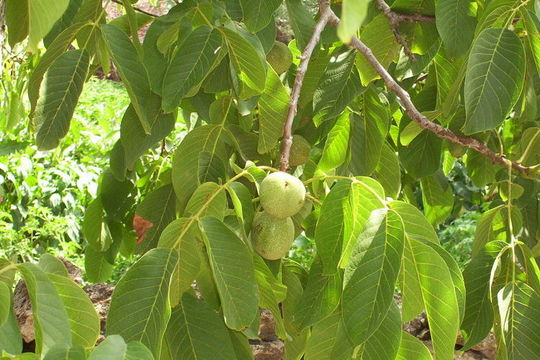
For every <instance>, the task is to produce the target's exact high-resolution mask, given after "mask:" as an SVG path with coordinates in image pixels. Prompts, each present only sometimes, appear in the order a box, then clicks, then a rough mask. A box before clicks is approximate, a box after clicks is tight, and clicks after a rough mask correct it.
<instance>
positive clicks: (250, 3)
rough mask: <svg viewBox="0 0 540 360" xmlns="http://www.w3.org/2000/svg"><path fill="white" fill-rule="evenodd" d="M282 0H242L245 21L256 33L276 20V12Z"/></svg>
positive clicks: (249, 28)
mask: <svg viewBox="0 0 540 360" xmlns="http://www.w3.org/2000/svg"><path fill="white" fill-rule="evenodd" d="M281 2H282V0H240V6H241V7H242V12H243V13H244V23H245V24H246V27H247V28H248V30H249V31H251V32H253V33H255V32H258V31H259V30H261V29H263V28H264V27H266V26H267V25H268V24H269V23H270V22H271V21H273V20H274V12H275V11H276V10H277V8H278V7H279V5H281Z"/></svg>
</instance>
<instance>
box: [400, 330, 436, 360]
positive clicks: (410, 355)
mask: <svg viewBox="0 0 540 360" xmlns="http://www.w3.org/2000/svg"><path fill="white" fill-rule="evenodd" d="M410 359H415V360H432V357H431V353H430V352H429V350H428V348H427V347H426V346H425V345H424V344H423V343H422V341H420V340H418V339H417V338H416V337H414V336H412V335H411V334H409V333H408V332H405V331H403V332H402V333H401V343H400V344H399V350H398V353H397V357H396V360H410Z"/></svg>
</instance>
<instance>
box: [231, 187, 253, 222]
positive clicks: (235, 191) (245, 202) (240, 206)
mask: <svg viewBox="0 0 540 360" xmlns="http://www.w3.org/2000/svg"><path fill="white" fill-rule="evenodd" d="M227 191H228V192H229V195H230V196H231V200H232V203H233V206H234V210H235V212H236V216H237V217H238V218H239V219H241V220H242V221H243V223H244V230H245V231H246V232H249V229H250V228H251V224H252V222H253V217H254V216H255V209H254V207H253V203H252V201H251V200H252V198H253V196H252V195H251V192H250V191H249V189H248V188H247V187H246V186H245V185H244V184H242V183H239V182H236V181H235V182H232V183H230V184H228V185H227Z"/></svg>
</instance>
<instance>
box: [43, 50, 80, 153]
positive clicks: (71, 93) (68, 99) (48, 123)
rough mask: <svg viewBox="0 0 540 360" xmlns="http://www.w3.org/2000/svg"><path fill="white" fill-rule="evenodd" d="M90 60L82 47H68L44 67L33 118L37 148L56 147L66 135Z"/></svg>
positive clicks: (48, 148)
mask: <svg viewBox="0 0 540 360" xmlns="http://www.w3.org/2000/svg"><path fill="white" fill-rule="evenodd" d="M89 63H90V57H89V55H88V53H87V52H86V51H85V50H71V51H67V52H65V53H64V54H62V55H60V56H59V57H58V58H56V59H55V60H54V62H53V63H52V64H51V66H50V67H49V69H48V70H47V72H46V74H45V79H44V83H43V85H42V86H41V89H40V96H39V99H38V102H37V105H36V110H35V113H34V119H33V120H34V123H35V125H36V143H37V145H38V148H39V149H41V150H50V149H53V148H55V147H56V146H58V143H59V142H60V139H62V138H63V137H64V136H65V135H66V134H67V132H68V129H69V123H70V121H71V118H72V116H73V112H74V111H75V106H76V105H77V102H78V100H79V95H80V94H81V92H82V88H83V85H84V82H85V80H86V76H87V74H88V67H89V65H90V64H89Z"/></svg>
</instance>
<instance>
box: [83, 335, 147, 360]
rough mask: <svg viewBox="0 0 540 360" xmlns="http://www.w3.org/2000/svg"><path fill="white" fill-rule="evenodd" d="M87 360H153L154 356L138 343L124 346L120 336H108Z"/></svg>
mask: <svg viewBox="0 0 540 360" xmlns="http://www.w3.org/2000/svg"><path fill="white" fill-rule="evenodd" d="M88 360H154V356H153V355H152V352H150V350H148V348H147V347H146V346H144V345H143V344H142V343H140V342H138V341H131V342H129V343H128V344H126V342H125V341H124V339H122V337H121V336H119V335H110V336H107V338H106V339H105V340H103V342H102V343H100V344H99V345H98V346H97V347H96V348H95V349H94V351H92V353H91V354H90V356H89V357H88Z"/></svg>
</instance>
